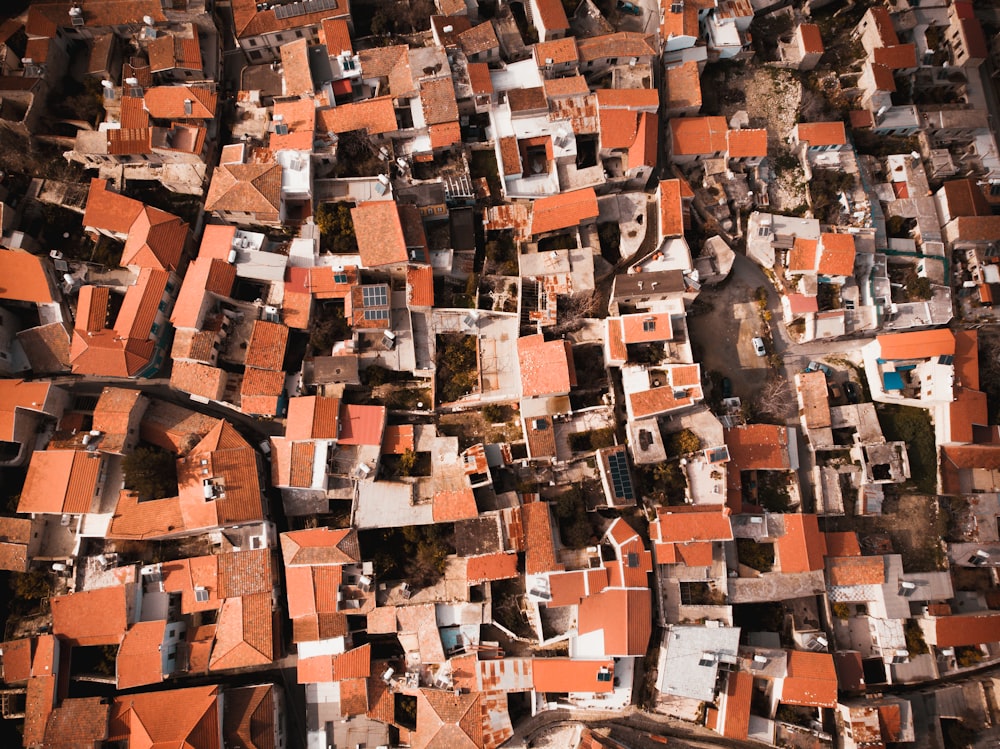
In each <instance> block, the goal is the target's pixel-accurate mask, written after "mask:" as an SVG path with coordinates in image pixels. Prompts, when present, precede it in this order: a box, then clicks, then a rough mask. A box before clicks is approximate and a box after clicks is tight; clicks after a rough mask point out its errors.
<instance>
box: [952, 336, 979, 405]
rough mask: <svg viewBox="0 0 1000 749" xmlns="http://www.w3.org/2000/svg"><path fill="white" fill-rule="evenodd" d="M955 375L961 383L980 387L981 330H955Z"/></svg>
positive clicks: (966, 385) (971, 386) (974, 387)
mask: <svg viewBox="0 0 1000 749" xmlns="http://www.w3.org/2000/svg"><path fill="white" fill-rule="evenodd" d="M955 377H956V379H957V381H958V383H959V384H960V385H962V386H963V387H967V388H971V389H973V390H978V389H979V332H978V331H976V330H956V331H955Z"/></svg>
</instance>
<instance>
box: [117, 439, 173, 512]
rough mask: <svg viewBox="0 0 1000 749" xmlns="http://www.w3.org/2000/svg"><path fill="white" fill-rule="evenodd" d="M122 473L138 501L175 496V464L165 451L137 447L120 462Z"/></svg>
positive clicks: (126, 486) (127, 485)
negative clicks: (136, 495)
mask: <svg viewBox="0 0 1000 749" xmlns="http://www.w3.org/2000/svg"><path fill="white" fill-rule="evenodd" d="M122 473H123V474H124V478H125V488H126V489H128V490H130V491H133V492H135V493H136V494H138V495H139V499H140V500H148V499H161V498H162V497H175V496H177V464H176V462H175V458H174V456H173V455H172V454H171V453H168V452H167V451H166V450H160V449H157V448H155V447H137V448H136V449H135V450H133V451H132V452H131V453H129V454H128V455H126V456H125V459H124V460H122Z"/></svg>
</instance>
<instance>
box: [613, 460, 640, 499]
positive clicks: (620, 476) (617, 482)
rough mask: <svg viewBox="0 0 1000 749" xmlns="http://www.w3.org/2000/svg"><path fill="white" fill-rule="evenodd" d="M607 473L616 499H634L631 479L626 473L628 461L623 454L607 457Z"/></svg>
mask: <svg viewBox="0 0 1000 749" xmlns="http://www.w3.org/2000/svg"><path fill="white" fill-rule="evenodd" d="M608 473H609V474H610V476H611V484H612V486H613V487H614V492H615V496H616V497H622V498H623V499H635V491H634V490H633V489H632V477H631V476H629V472H628V459H627V458H626V457H625V453H624V452H616V453H612V454H611V455H609V456H608Z"/></svg>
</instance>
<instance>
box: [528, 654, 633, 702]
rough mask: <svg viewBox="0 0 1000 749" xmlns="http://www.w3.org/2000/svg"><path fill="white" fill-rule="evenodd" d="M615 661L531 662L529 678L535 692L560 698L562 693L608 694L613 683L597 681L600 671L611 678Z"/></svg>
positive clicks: (569, 660)
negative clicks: (558, 695)
mask: <svg viewBox="0 0 1000 749" xmlns="http://www.w3.org/2000/svg"><path fill="white" fill-rule="evenodd" d="M614 669H615V664H614V661H612V660H610V659H608V660H592V661H587V660H575V659H573V660H571V659H569V658H534V659H532V662H531V676H532V681H533V683H534V687H535V691H537V692H549V693H554V694H560V693H565V692H595V693H601V692H610V691H612V690H613V689H614V679H613V678H612V679H609V680H602V679H598V674H600V673H601V671H602V670H606V671H607V672H610V673H611V674H612V676H613V674H614Z"/></svg>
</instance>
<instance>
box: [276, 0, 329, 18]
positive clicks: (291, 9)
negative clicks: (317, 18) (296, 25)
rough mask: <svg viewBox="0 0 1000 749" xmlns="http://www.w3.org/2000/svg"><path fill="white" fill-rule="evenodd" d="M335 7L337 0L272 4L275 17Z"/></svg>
mask: <svg viewBox="0 0 1000 749" xmlns="http://www.w3.org/2000/svg"><path fill="white" fill-rule="evenodd" d="M336 9H337V0H303V2H299V3H289V4H288V5H276V6H274V16H275V18H295V17H296V16H305V15H309V14H310V13H318V12H319V11H321V10H336Z"/></svg>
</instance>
